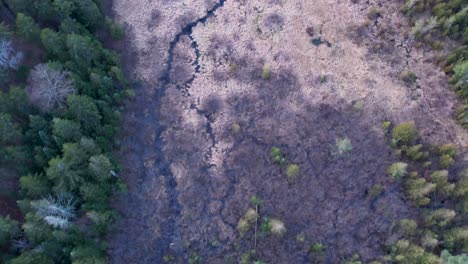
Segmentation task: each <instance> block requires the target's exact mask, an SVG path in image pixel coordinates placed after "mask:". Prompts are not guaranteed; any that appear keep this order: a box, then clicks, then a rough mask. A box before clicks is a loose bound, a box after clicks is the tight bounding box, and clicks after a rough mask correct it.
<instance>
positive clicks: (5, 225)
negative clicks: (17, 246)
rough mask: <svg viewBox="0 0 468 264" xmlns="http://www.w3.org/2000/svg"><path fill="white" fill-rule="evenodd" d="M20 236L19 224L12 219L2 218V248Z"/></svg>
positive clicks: (0, 246)
mask: <svg viewBox="0 0 468 264" xmlns="http://www.w3.org/2000/svg"><path fill="white" fill-rule="evenodd" d="M19 234H20V229H19V225H18V222H17V221H15V220H12V219H10V218H9V217H8V216H7V217H6V218H4V217H0V248H2V247H4V246H6V245H7V244H8V243H9V242H10V241H11V240H12V239H13V238H15V237H17V236H18V235H19Z"/></svg>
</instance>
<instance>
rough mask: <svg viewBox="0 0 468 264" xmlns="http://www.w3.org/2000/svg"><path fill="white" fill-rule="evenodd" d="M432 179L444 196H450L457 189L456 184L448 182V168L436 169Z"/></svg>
mask: <svg viewBox="0 0 468 264" xmlns="http://www.w3.org/2000/svg"><path fill="white" fill-rule="evenodd" d="M430 179H431V182H432V183H434V184H435V185H436V191H437V192H438V193H439V194H441V195H443V196H450V194H451V193H452V192H453V190H454V189H455V184H453V183H449V182H448V171H447V170H440V171H434V172H433V173H431V175H430Z"/></svg>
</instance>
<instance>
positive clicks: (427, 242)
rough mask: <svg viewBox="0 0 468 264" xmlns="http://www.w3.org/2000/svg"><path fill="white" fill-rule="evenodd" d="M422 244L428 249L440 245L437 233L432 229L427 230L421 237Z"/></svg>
mask: <svg viewBox="0 0 468 264" xmlns="http://www.w3.org/2000/svg"><path fill="white" fill-rule="evenodd" d="M421 245H422V246H423V247H425V248H427V249H433V248H435V247H436V246H438V245H439V240H438V239H437V235H436V234H434V233H433V232H431V231H425V232H424V234H423V236H422V237H421Z"/></svg>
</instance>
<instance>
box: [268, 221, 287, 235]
mask: <svg viewBox="0 0 468 264" xmlns="http://www.w3.org/2000/svg"><path fill="white" fill-rule="evenodd" d="M270 226H271V228H270V233H271V234H272V235H273V236H276V237H282V236H284V234H286V226H285V225H284V223H283V222H282V221H280V220H278V219H275V218H272V219H270Z"/></svg>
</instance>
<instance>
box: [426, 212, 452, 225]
mask: <svg viewBox="0 0 468 264" xmlns="http://www.w3.org/2000/svg"><path fill="white" fill-rule="evenodd" d="M455 215H456V213H455V211H453V210H450V209H446V208H441V209H437V210H434V211H432V212H430V213H429V214H428V215H427V216H426V217H425V222H426V225H430V226H433V225H438V226H440V227H444V226H446V225H447V224H448V223H450V221H452V219H453V218H454V217H455Z"/></svg>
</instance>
